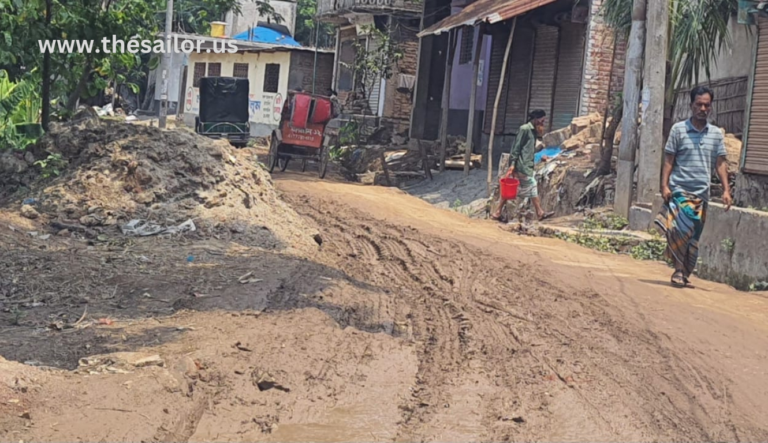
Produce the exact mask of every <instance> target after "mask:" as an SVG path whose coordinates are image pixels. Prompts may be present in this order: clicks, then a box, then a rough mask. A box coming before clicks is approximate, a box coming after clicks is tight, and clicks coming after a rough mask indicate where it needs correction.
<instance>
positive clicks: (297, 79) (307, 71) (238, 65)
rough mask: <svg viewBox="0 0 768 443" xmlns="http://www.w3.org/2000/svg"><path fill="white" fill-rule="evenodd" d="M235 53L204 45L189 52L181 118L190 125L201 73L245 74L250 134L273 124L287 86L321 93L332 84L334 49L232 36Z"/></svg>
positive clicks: (197, 103)
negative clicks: (218, 51) (210, 50)
mask: <svg viewBox="0 0 768 443" xmlns="http://www.w3.org/2000/svg"><path fill="white" fill-rule="evenodd" d="M235 44H236V45H237V46H238V49H239V51H238V52H237V53H236V54H226V53H225V54H214V53H207V52H206V51H205V50H203V51H202V52H201V53H193V54H190V55H189V65H188V69H187V77H186V79H185V82H184V83H185V89H184V101H183V109H182V111H183V118H184V123H185V124H186V125H190V126H191V125H194V122H195V117H196V116H197V115H198V114H199V112H200V107H199V106H200V90H199V80H200V79H201V78H203V77H206V76H207V77H216V76H222V77H240V78H247V79H248V80H249V87H250V91H249V116H250V123H251V135H253V136H259V137H265V136H268V135H270V134H271V132H272V130H273V129H275V128H277V126H278V124H279V122H280V115H281V112H282V109H283V106H284V104H285V97H286V96H287V93H288V91H289V90H296V89H303V90H305V91H308V92H311V91H312V87H313V86H314V87H315V90H316V91H317V92H318V93H321V94H324V93H325V92H326V91H327V90H328V89H329V88H330V87H331V83H330V82H331V78H332V72H333V65H332V61H333V54H332V53H329V52H327V51H323V52H321V51H319V52H318V53H317V66H316V67H315V52H314V50H313V49H310V48H303V47H300V46H299V47H296V46H293V47H292V46H274V45H264V44H259V43H253V42H244V41H235Z"/></svg>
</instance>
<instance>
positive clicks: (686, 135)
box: [664, 119, 726, 201]
mask: <svg viewBox="0 0 768 443" xmlns="http://www.w3.org/2000/svg"><path fill="white" fill-rule="evenodd" d="M664 152H666V153H667V154H672V155H674V156H675V164H674V166H673V167H672V176H671V177H670V179H669V188H670V189H671V190H672V192H675V191H686V192H690V193H691V194H693V195H695V196H697V197H699V198H701V199H703V200H704V201H709V186H710V183H711V181H712V174H713V172H714V171H715V168H716V165H717V158H718V157H722V156H725V155H726V151H725V144H724V143H723V131H721V130H720V128H718V127H716V126H713V125H711V124H709V123H707V126H706V127H705V128H704V129H702V130H701V131H699V130H698V129H696V128H695V127H694V126H693V124H692V123H691V120H690V119H689V120H686V121H682V122H680V123H677V124H675V125H674V126H672V130H671V131H670V133H669V140H668V141H667V146H666V148H664Z"/></svg>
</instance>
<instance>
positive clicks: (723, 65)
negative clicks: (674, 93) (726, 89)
mask: <svg viewBox="0 0 768 443" xmlns="http://www.w3.org/2000/svg"><path fill="white" fill-rule="evenodd" d="M728 27H729V28H730V29H729V32H730V34H731V41H732V44H731V47H730V49H727V48H723V49H722V50H721V51H720V53H719V54H718V56H717V57H716V58H715V63H714V65H713V66H712V67H711V69H710V71H711V72H710V80H711V81H716V80H723V79H726V78H733V77H746V76H749V75H750V74H751V73H752V57H753V55H754V48H755V45H756V44H757V27H754V26H753V27H749V26H746V25H740V24H739V23H738V21H737V20H736V17H732V18H731V20H730V21H729V22H728ZM750 28H751V29H750ZM701 74H702V76H704V75H705V74H704V71H703V70H702V71H701ZM702 81H705V79H702Z"/></svg>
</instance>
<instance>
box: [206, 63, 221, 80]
mask: <svg viewBox="0 0 768 443" xmlns="http://www.w3.org/2000/svg"><path fill="white" fill-rule="evenodd" d="M208 77H221V63H208Z"/></svg>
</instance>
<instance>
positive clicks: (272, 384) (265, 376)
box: [251, 369, 291, 392]
mask: <svg viewBox="0 0 768 443" xmlns="http://www.w3.org/2000/svg"><path fill="white" fill-rule="evenodd" d="M251 378H252V379H253V384H254V385H255V386H257V387H258V388H259V391H262V392H263V391H268V390H270V389H277V390H279V391H283V392H291V390H290V389H289V388H286V387H285V386H283V385H281V384H280V383H278V382H277V381H276V380H275V378H274V377H273V376H272V375H271V374H269V373H268V372H266V371H260V370H258V369H256V370H254V371H253V372H252V373H251Z"/></svg>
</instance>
